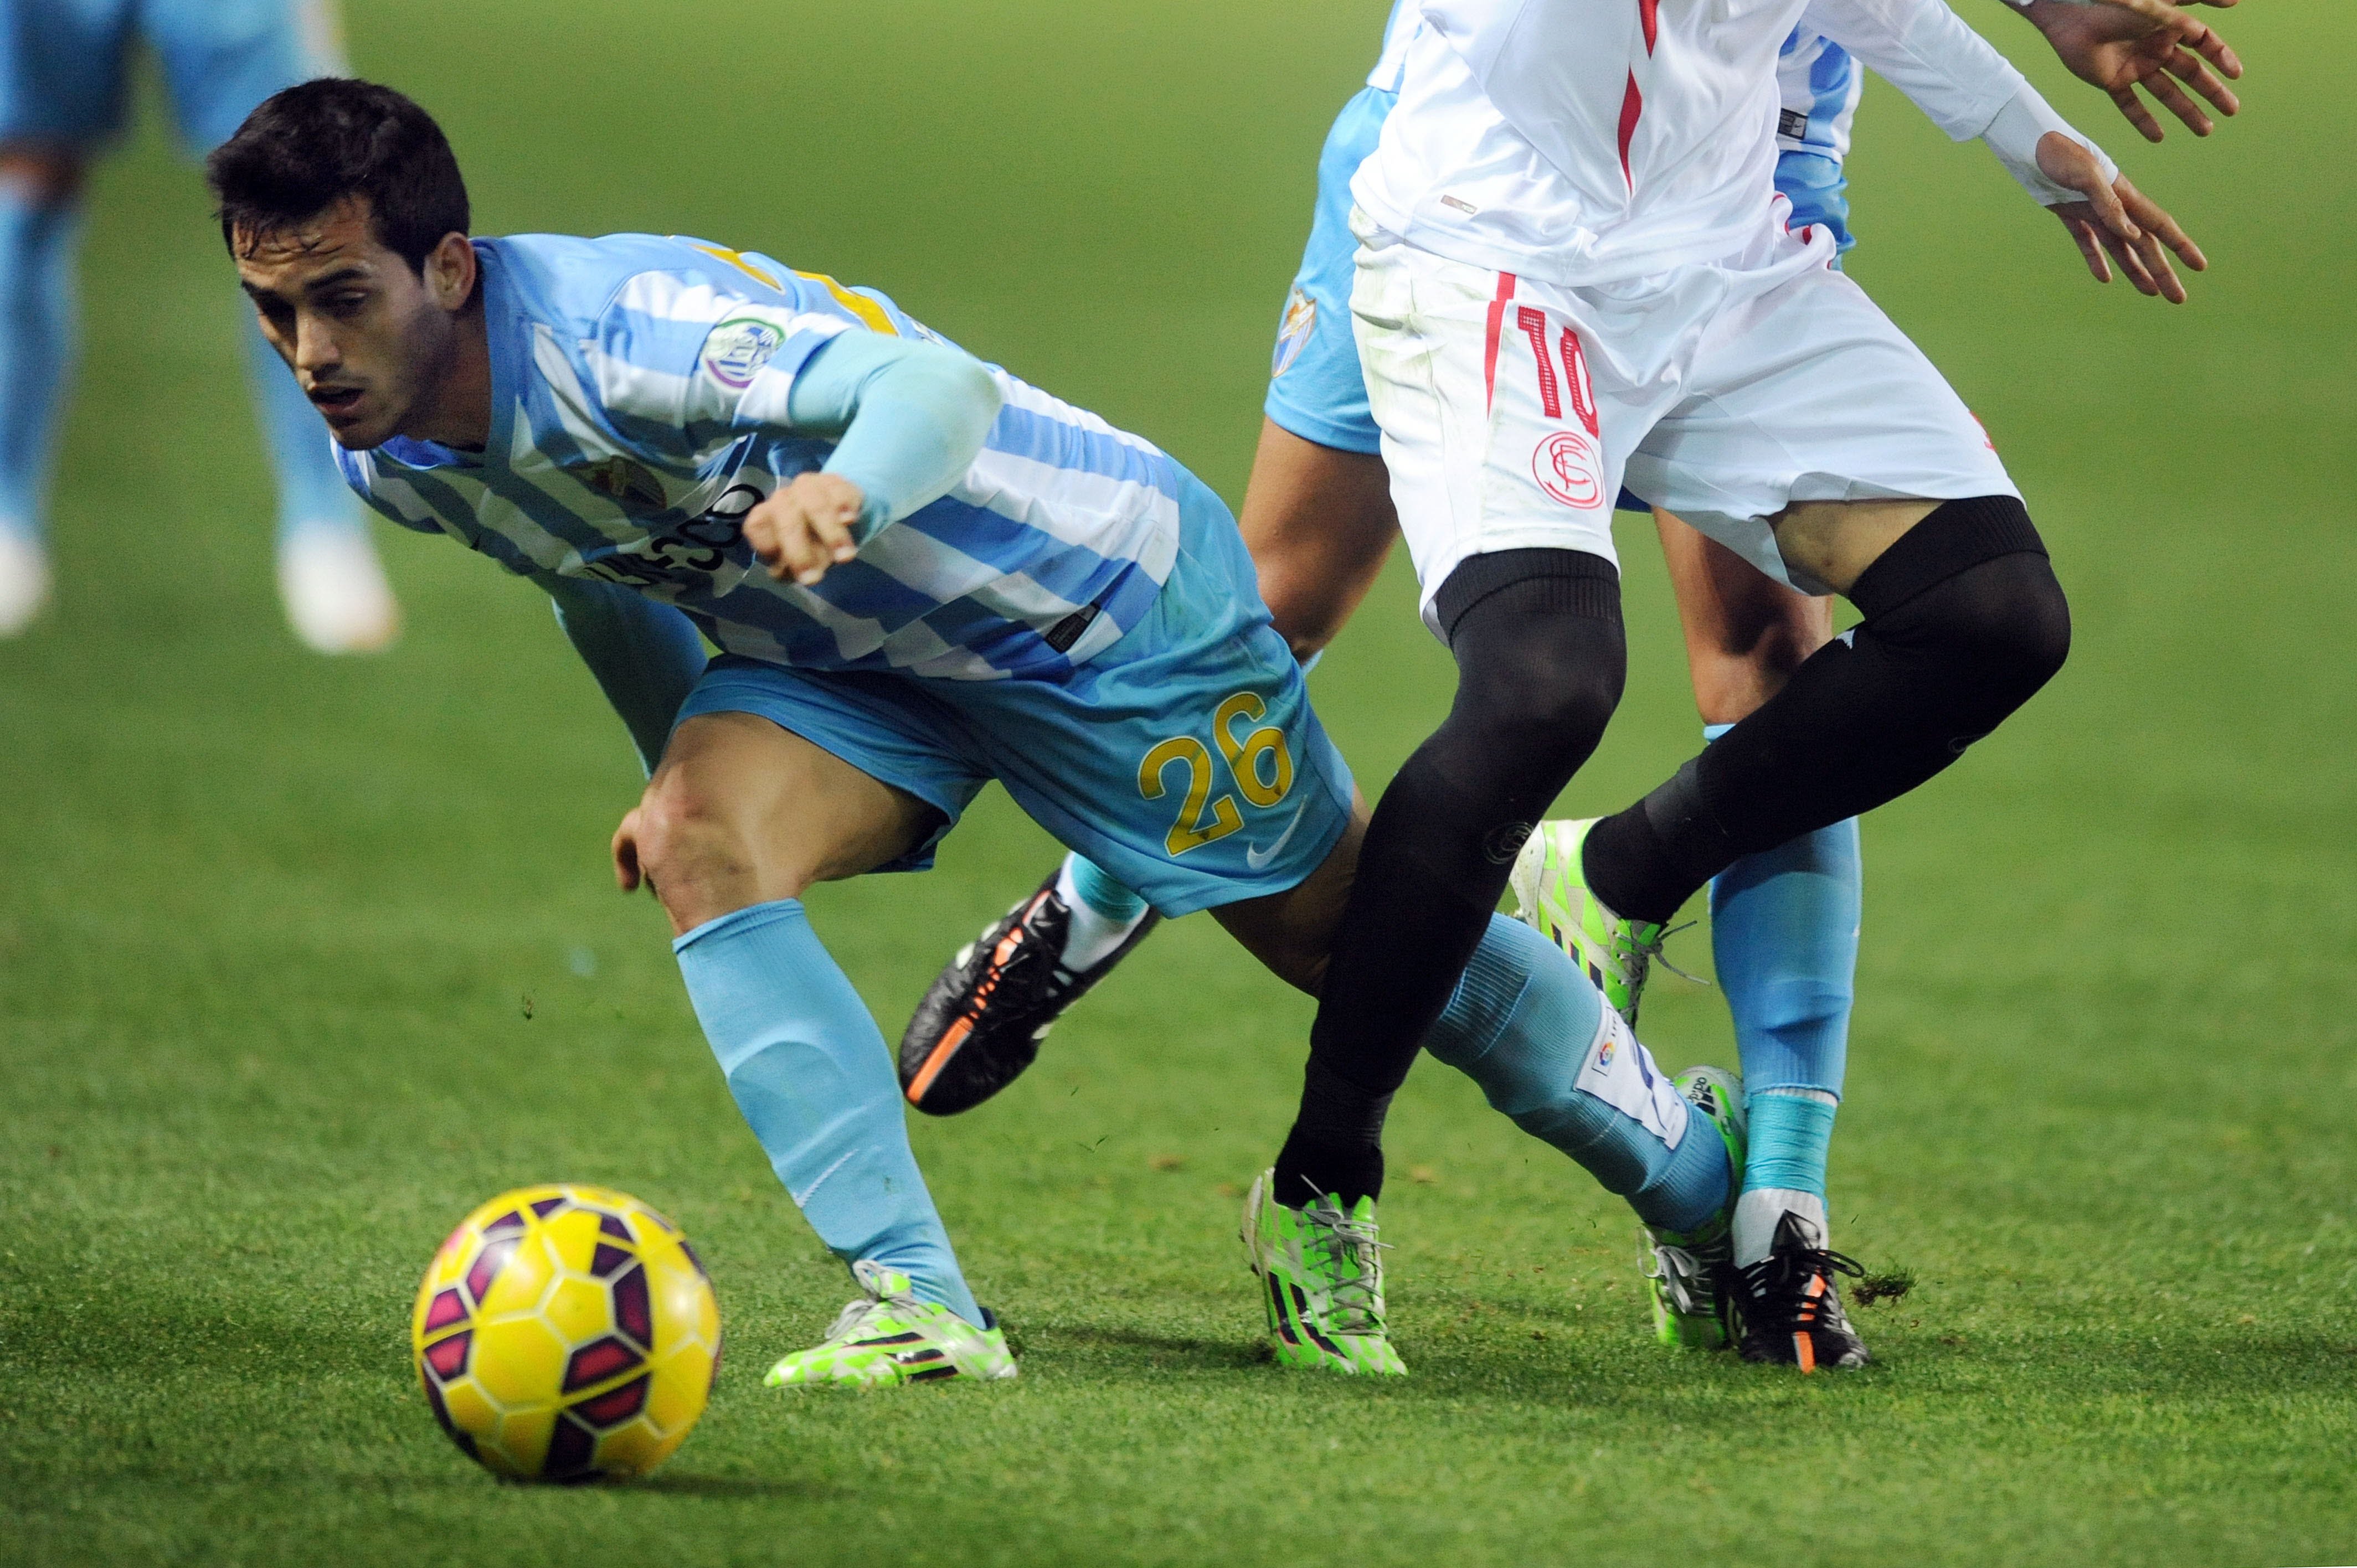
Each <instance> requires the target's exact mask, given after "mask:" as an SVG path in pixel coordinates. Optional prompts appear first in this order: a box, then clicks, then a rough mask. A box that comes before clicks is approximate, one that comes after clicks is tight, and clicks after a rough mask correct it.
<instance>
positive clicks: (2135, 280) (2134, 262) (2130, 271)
mask: <svg viewBox="0 0 2357 1568" xmlns="http://www.w3.org/2000/svg"><path fill="white" fill-rule="evenodd" d="M2100 232H2101V234H2102V238H2103V242H2104V253H2105V254H2107V255H2109V256H2110V257H2111V258H2112V260H2113V261H2114V262H2115V263H2118V266H2119V269H2120V275H2121V276H2123V277H2125V278H2126V279H2127V280H2128V285H2129V286H2130V287H2132V288H2134V289H2135V290H2136V292H2137V293H2138V294H2147V295H2158V294H2159V293H2160V285H2158V284H2156V283H2154V282H2153V281H2152V274H2151V272H2150V271H2149V270H2147V268H2146V266H2145V264H2144V258H2143V257H2142V256H2139V255H2138V254H2136V246H2135V244H2134V243H2132V242H2128V241H2124V240H2122V239H2120V238H2119V237H2118V236H2117V235H2115V234H2114V233H2112V232H2111V231H2109V230H2104V231H2100Z"/></svg>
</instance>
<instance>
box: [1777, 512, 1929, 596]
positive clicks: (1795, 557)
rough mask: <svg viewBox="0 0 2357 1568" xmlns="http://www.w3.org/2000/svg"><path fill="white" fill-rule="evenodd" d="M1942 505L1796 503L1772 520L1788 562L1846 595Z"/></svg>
mask: <svg viewBox="0 0 2357 1568" xmlns="http://www.w3.org/2000/svg"><path fill="white" fill-rule="evenodd" d="M1939 509H1940V503H1939V502H1938V501H1929V500H1893V501H1794V502H1793V503H1792V505H1791V506H1788V507H1786V508H1785V509H1784V510H1782V511H1781V512H1778V513H1777V514H1776V515H1775V516H1774V517H1771V518H1770V519H1769V520H1768V522H1769V526H1770V527H1771V528H1773V529H1774V530H1775V531H1776V548H1777V549H1779V550H1781V552H1783V555H1784V559H1785V561H1786V562H1787V563H1788V564H1792V565H1794V566H1798V567H1799V568H1801V570H1802V571H1803V572H1806V573H1807V574H1809V575H1811V576H1813V577H1814V578H1816V579H1817V581H1819V582H1821V583H1823V584H1824V585H1827V586H1828V587H1830V588H1832V589H1833V590H1834V591H1835V593H1837V594H1847V593H1848V592H1849V591H1850V589H1851V588H1853V587H1855V586H1856V585H1857V580H1858V578H1859V576H1860V575H1863V574H1864V573H1865V571H1866V569H1867V567H1868V566H1871V565H1873V564H1875V563H1876V562H1877V561H1878V560H1880V559H1881V558H1882V553H1883V552H1884V551H1886V550H1888V549H1889V548H1890V547H1891V546H1892V545H1894V544H1896V543H1898V542H1899V541H1900V539H1901V538H1903V537H1904V536H1905V535H1906V533H1907V531H1908V530H1909V529H1911V528H1913V527H1914V526H1915V525H1916V524H1917V523H1919V522H1921V521H1923V520H1924V519H1925V518H1927V517H1929V516H1931V515H1932V513H1933V512H1935V511H1937V510H1939Z"/></svg>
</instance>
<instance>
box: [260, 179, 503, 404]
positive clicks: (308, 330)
mask: <svg viewBox="0 0 2357 1568" xmlns="http://www.w3.org/2000/svg"><path fill="white" fill-rule="evenodd" d="M234 238H235V245H234V251H235V254H236V256H237V273H238V281H239V282H240V283H241V284H242V285H243V286H244V288H245V292H246V295H247V297H248V298H250V299H252V300H253V307H254V311H255V313H256V314H257V315H258V316H259V317H261V321H262V332H263V336H264V337H265V338H269V339H270V342H271V345H272V347H274V348H275V349H277V350H278V352H279V354H280V355H281V356H282V357H283V358H284V359H285V360H286V363H287V364H288V366H290V367H291V368H292V369H293V370H294V371H295V379H296V381H298V382H300V383H301V384H302V388H303V394H304V395H305V396H306V397H307V398H309V399H310V400H311V403H312V406H313V407H315V408H317V410H318V411H319V413H320V416H321V417H322V418H324V419H325V420H326V421H327V422H328V429H329V430H330V431H332V432H334V434H335V437H336V439H337V441H339V443H341V444H342V445H344V446H349V447H352V448H355V449H360V448H365V447H371V446H382V444H383V443H384V441H385V440H386V439H387V438H388V437H390V436H393V435H425V434H428V433H429V432H428V430H427V429H426V428H425V427H426V426H430V425H432V424H435V423H436V420H435V417H434V416H435V413H436V409H437V406H438V403H440V401H441V397H440V394H441V393H442V392H443V391H444V389H445V387H446V386H447V382H448V381H449V379H450V372H451V370H452V367H453V366H454V365H455V364H456V362H457V355H458V333H459V312H460V311H461V310H462V309H464V308H465V306H466V305H467V303H468V299H469V297H470V296H471V295H472V292H473V285H474V268H473V252H471V251H470V250H468V247H467V242H466V239H465V237H464V236H463V235H455V234H454V235H450V236H448V237H447V238H446V239H445V240H444V242H443V243H442V245H441V246H439V247H437V248H436V250H435V252H433V253H432V254H430V255H428V256H427V257H426V259H425V272H424V275H422V276H421V275H420V274H418V273H417V272H414V271H413V270H411V268H410V266H409V263H406V262H404V261H403V260H402V259H401V257H400V256H398V255H396V254H395V253H393V252H392V251H390V250H387V249H386V248H385V247H384V245H383V244H382V243H381V242H379V241H378V239H377V237H376V235H375V233H374V231H372V229H371V225H370V222H369V216H368V209H367V207H366V205H365V204H364V203H361V202H357V201H347V202H344V203H341V204H340V205H339V206H336V207H331V208H329V209H328V210H327V211H325V212H323V213H321V214H320V215H318V216H317V218H313V219H310V220H307V221H306V222H304V223H302V224H300V225H298V226H296V228H294V229H292V230H289V231H286V232H285V233H277V234H264V235H258V236H248V235H246V234H244V233H242V232H241V233H239V234H238V235H236V236H235V237H234ZM446 252H447V253H446ZM459 252H465V254H464V255H463V256H461V255H460V254H459ZM460 273H463V274H464V275H463V277H460V276H457V274H460Z"/></svg>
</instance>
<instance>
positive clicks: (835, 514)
mask: <svg viewBox="0 0 2357 1568" xmlns="http://www.w3.org/2000/svg"><path fill="white" fill-rule="evenodd" d="M858 518H859V508H858V506H857V505H856V503H854V504H850V505H845V504H844V503H843V502H841V501H838V500H834V499H830V500H828V501H827V502H826V503H824V504H823V505H819V506H814V507H813V508H811V510H810V525H811V533H812V534H813V537H814V538H816V540H817V541H818V544H819V548H820V549H822V550H823V551H825V552H826V558H827V559H828V560H829V561H848V560H850V559H851V558H852V557H853V556H854V555H856V554H857V553H859V542H858V541H857V540H856V539H854V538H853V537H852V536H851V525H852V524H853V523H854V522H856V521H858Z"/></svg>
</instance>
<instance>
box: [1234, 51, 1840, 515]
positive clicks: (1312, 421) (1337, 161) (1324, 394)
mask: <svg viewBox="0 0 2357 1568" xmlns="http://www.w3.org/2000/svg"><path fill="white" fill-rule="evenodd" d="M1397 102H1399V95H1398V94H1397V93H1394V92H1385V91H1383V90H1382V89H1381V88H1376V87H1369V88H1363V89H1361V91H1360V92H1359V94H1358V96H1357V97H1355V98H1353V99H1351V102H1348V103H1346V104H1344V105H1343V106H1342V113H1340V115H1338V116H1337V117H1336V118H1335V121H1334V128H1333V129H1332V130H1330V131H1329V132H1328V133H1327V134H1326V145H1325V147H1324V149H1323V150H1322V151H1320V152H1319V153H1318V205H1317V207H1316V209H1313V210H1312V211H1311V213H1310V215H1309V243H1308V245H1307V246H1306V247H1305V248H1304V249H1303V251H1302V252H1301V270H1300V271H1299V272H1297V273H1296V274H1294V275H1293V288H1292V290H1291V292H1290V293H1288V294H1287V295H1286V299H1285V314H1284V316H1283V317H1282V318H1280V319H1279V321H1278V323H1277V329H1276V349H1275V353H1274V354H1273V355H1272V356H1271V357H1270V360H1269V382H1268V396H1267V398H1266V400H1265V402H1264V403H1263V404H1262V407H1263V410H1264V411H1265V413H1267V414H1268V417H1269V419H1270V420H1271V421H1272V422H1274V423H1275V424H1277V425H1278V426H1280V427H1281V428H1283V429H1286V430H1288V431H1290V432H1292V433H1293V434H1294V435H1298V436H1300V437H1301V438H1302V439H1303V440H1304V441H1315V442H1316V443H1318V445H1319V446H1331V447H1334V448H1336V449H1338V450H1340V451H1343V452H1365V453H1378V452H1381V451H1382V450H1383V437H1382V435H1381V433H1380V432H1379V431H1378V430H1377V429H1376V428H1375V417H1374V414H1373V413H1371V412H1370V411H1369V409H1368V407H1367V381H1366V377H1365V375H1364V374H1363V373H1362V372H1361V371H1360V369H1359V345H1358V341H1357V339H1356V338H1353V337H1352V336H1351V283H1352V282H1353V280H1354V278H1355V277H1356V274H1357V255H1358V250H1359V242H1358V241H1357V240H1356V239H1355V238H1353V237H1352V236H1351V176H1352V175H1355V174H1356V173H1358V172H1359V166H1360V165H1361V164H1362V163H1364V162H1366V161H1367V159H1368V158H1369V157H1371V156H1373V154H1374V151H1375V144H1376V142H1377V141H1379V140H1380V139H1381V138H1382V136H1383V119H1384V117H1385V116H1386V115H1388V114H1389V113H1391V112H1392V106H1393V105H1394V104H1395V103H1397ZM1776 188H1777V189H1778V190H1780V191H1781V192H1783V193H1784V196H1785V199H1787V200H1789V201H1791V202H1792V220H1791V222H1790V223H1789V224H1788V225H1787V227H1789V228H1791V229H1792V230H1793V231H1795V232H1798V231H1800V230H1802V229H1803V228H1806V227H1807V226H1808V225H1810V224H1812V223H1822V224H1824V226H1825V227H1826V228H1828V229H1830V230H1832V231H1833V234H1834V238H1835V242H1837V243H1838V244H1839V246H1840V248H1841V249H1842V250H1845V251H1846V250H1848V249H1849V248H1850V247H1851V246H1852V245H1854V244H1856V243H1857V241H1856V240H1854V239H1852V238H1851V237H1850V232H1849V201H1848V199H1847V196H1846V192H1847V188H1848V182H1847V181H1846V179H1845V178H1844V177H1843V175H1842V166H1841V164H1840V163H1839V161H1837V160H1835V159H1834V158H1829V157H1826V156H1824V155H1822V154H1818V153H1793V152H1787V153H1784V154H1782V155H1781V156H1779V158H1778V159H1777V162H1776ZM1620 506H1621V507H1622V508H1623V509H1624V510H1635V511H1647V510H1652V509H1651V508H1649V507H1647V506H1646V505H1645V503H1644V502H1642V501H1641V500H1639V499H1637V498H1636V497H1634V496H1632V495H1631V494H1630V493H1629V492H1628V491H1626V490H1623V491H1621V492H1620Z"/></svg>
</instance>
